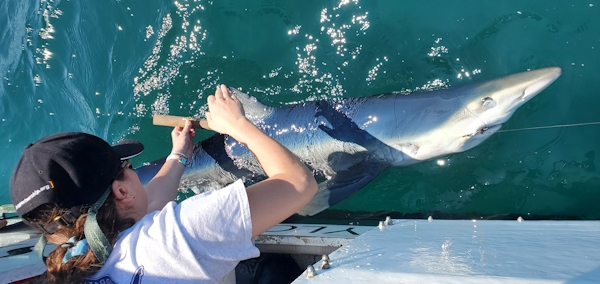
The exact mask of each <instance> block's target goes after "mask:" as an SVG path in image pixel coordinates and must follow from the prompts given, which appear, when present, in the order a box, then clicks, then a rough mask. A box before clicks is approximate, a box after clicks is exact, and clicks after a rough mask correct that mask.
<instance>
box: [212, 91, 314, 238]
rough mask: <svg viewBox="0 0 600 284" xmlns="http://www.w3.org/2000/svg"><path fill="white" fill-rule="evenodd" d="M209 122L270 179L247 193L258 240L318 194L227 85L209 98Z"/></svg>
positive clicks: (299, 166)
mask: <svg viewBox="0 0 600 284" xmlns="http://www.w3.org/2000/svg"><path fill="white" fill-rule="evenodd" d="M208 108H209V112H207V113H206V119H207V121H208V125H209V126H210V128H211V129H213V130H215V131H217V132H219V133H223V134H228V135H230V136H231V137H233V138H235V139H236V140H237V141H238V142H240V143H243V144H244V145H246V147H248V149H249V150H250V151H252V153H253V154H254V155H255V156H256V158H257V159H258V161H259V163H260V165H261V166H262V168H263V170H264V171H265V173H266V174H267V176H268V178H267V179H266V180H264V181H261V182H259V183H256V184H253V185H251V186H249V187H248V188H247V189H246V192H247V194H248V201H249V203H250V212H251V219H252V236H253V237H254V236H258V235H260V234H261V233H263V232H264V231H266V230H268V229H270V228H271V227H273V226H275V225H277V224H279V223H280V222H281V221H283V220H285V219H286V218H288V217H289V216H291V215H292V214H294V213H296V212H297V211H298V210H300V209H301V208H302V207H304V206H305V205H306V204H307V203H308V202H309V201H310V199H311V198H312V197H313V195H314V194H315V193H316V192H317V188H318V187H317V182H316V181H315V178H314V177H313V175H312V173H311V172H310V171H309V170H308V168H307V167H306V166H305V165H304V163H302V162H301V161H300V159H298V157H296V156H295V155H294V154H293V153H292V152H290V151H289V150H288V149H287V148H285V147H284V146H283V145H281V144H279V142H277V141H275V140H274V139H273V138H271V137H269V136H268V135H266V134H265V133H264V132H262V131H261V130H260V129H258V128H257V127H256V126H255V125H254V124H252V122H250V121H249V120H248V119H247V118H246V117H245V116H244V112H243V108H242V105H241V103H240V102H239V101H238V100H237V98H236V97H235V96H233V95H230V93H229V90H228V89H227V87H226V86H225V85H221V86H219V87H218V88H217V92H216V93H215V95H214V96H209V97H208Z"/></svg>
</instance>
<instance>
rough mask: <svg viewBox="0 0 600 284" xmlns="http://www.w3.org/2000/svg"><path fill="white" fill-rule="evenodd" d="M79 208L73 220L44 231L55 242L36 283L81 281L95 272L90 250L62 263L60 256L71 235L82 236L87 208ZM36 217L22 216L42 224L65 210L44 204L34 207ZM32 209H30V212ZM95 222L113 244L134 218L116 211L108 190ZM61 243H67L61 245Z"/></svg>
mask: <svg viewBox="0 0 600 284" xmlns="http://www.w3.org/2000/svg"><path fill="white" fill-rule="evenodd" d="M123 178H124V175H123V173H121V174H120V175H119V176H117V178H116V179H117V180H122V179H123ZM88 208H89V207H86V208H82V209H81V211H82V212H80V213H83V214H81V215H80V216H79V217H78V218H77V220H76V221H75V222H74V223H72V224H68V225H66V226H59V227H58V230H57V231H56V232H55V233H53V234H51V235H46V238H47V239H48V241H49V242H51V243H54V244H56V245H58V246H57V247H56V249H54V250H53V251H52V252H51V253H50V254H49V255H48V257H47V258H46V266H48V270H47V271H46V272H45V273H44V274H42V275H41V276H40V278H38V279H37V281H36V282H38V283H82V282H83V281H84V280H85V278H86V277H89V276H91V275H93V274H94V273H96V272H97V271H98V270H99V269H100V268H101V267H102V264H101V263H98V259H96V256H95V255H94V253H93V252H92V251H91V250H88V251H87V252H86V253H84V254H82V255H79V256H74V257H72V258H71V259H69V260H68V261H67V262H66V263H63V262H62V260H63V257H64V256H65V253H66V252H67V250H68V249H69V248H70V246H71V245H72V244H70V245H69V244H68V240H69V238H71V237H75V239H77V240H80V239H83V238H85V234H84V224H85V220H86V218H87V213H86V212H87V209H88ZM34 212H35V216H36V217H37V218H32V217H31V215H30V217H29V218H27V216H25V219H29V220H27V221H28V223H30V224H32V225H37V226H43V225H45V224H48V223H49V222H51V221H52V220H54V219H55V218H56V217H57V216H62V215H63V214H65V213H67V212H68V210H64V209H61V208H59V207H58V206H57V205H56V204H45V205H42V206H40V207H38V208H37V209H36V210H35V211H34ZM32 213H33V212H32ZM97 220H98V225H99V226H100V229H102V232H103V233H104V235H105V236H106V239H107V240H108V241H109V242H110V243H111V244H112V245H114V244H115V243H116V242H117V240H118V236H119V233H120V232H122V231H124V230H126V229H127V228H129V227H131V226H133V224H135V220H134V219H131V218H122V217H121V216H120V215H119V214H118V209H117V206H116V203H115V199H114V195H113V194H112V193H111V194H110V195H109V196H108V198H107V199H106V202H104V204H103V205H102V206H101V207H100V209H99V210H98V214H97ZM63 244H67V245H65V246H62V245H63Z"/></svg>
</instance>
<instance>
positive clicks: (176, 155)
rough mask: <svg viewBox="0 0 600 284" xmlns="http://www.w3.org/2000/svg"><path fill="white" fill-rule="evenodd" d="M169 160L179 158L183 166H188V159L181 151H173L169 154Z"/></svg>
mask: <svg viewBox="0 0 600 284" xmlns="http://www.w3.org/2000/svg"><path fill="white" fill-rule="evenodd" d="M167 160H177V161H178V162H179V163H181V164H182V165H183V166H187V162H188V159H187V157H186V156H185V155H184V154H182V153H179V152H173V153H171V154H170V155H169V156H167Z"/></svg>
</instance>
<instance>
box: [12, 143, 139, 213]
mask: <svg viewBox="0 0 600 284" xmlns="http://www.w3.org/2000/svg"><path fill="white" fill-rule="evenodd" d="M143 150H144V146H143V145H142V143H140V142H138V141H135V140H124V141H121V142H119V143H118V144H116V145H114V146H111V145H110V144H108V143H107V142H106V141H104V140H103V139H101V138H99V137H97V136H94V135H90V134H86V133H82V132H62V133H57V134H54V135H50V136H47V137H45V138H42V139H40V140H39V141H37V142H35V143H34V144H29V145H27V146H26V147H25V150H24V152H23V155H22V156H21V159H20V160H19V162H18V164H17V166H16V167H15V169H14V172H13V175H12V177H11V180H10V197H11V199H12V202H13V204H14V205H15V209H16V210H17V214H19V216H21V217H23V216H24V215H26V214H28V213H31V212H33V211H34V210H35V209H36V208H37V207H39V206H40V205H43V204H47V203H55V204H57V205H58V206H59V207H60V208H62V209H67V210H69V209H71V208H74V207H77V206H87V205H92V204H94V203H95V202H96V201H98V199H100V197H101V196H102V195H103V194H104V193H105V192H106V191H107V187H108V186H109V185H110V184H111V183H112V182H113V180H114V179H115V178H116V176H117V175H118V174H119V172H120V171H121V161H124V160H127V159H130V158H133V157H135V156H137V155H139V154H140V153H141V152H142V151H143ZM25 219H27V218H25Z"/></svg>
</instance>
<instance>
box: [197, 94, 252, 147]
mask: <svg viewBox="0 0 600 284" xmlns="http://www.w3.org/2000/svg"><path fill="white" fill-rule="evenodd" d="M207 102H208V112H206V115H205V116H206V121H207V122H208V126H209V127H210V129H212V130H214V131H216V132H219V133H221V134H228V135H231V136H233V137H234V138H236V136H237V135H236V134H237V133H239V132H240V131H241V129H240V128H241V126H242V125H243V122H246V121H248V120H247V119H246V117H245V116H244V108H243V107H242V104H241V103H240V101H239V100H238V99H237V97H235V96H234V95H232V94H231V93H229V90H228V89H227V86H225V85H219V86H218V87H217V91H216V92H215V95H214V96H209V97H208V99H207ZM240 142H241V141H240Z"/></svg>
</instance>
